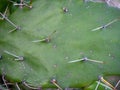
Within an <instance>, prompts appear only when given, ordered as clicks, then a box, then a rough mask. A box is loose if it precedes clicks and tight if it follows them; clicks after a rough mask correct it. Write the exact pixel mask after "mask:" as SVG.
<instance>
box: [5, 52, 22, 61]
mask: <svg viewBox="0 0 120 90" xmlns="http://www.w3.org/2000/svg"><path fill="white" fill-rule="evenodd" d="M4 53H6V54H9V55H11V56H13V57H15V60H18V61H22V60H24V57H23V56H17V55H15V54H13V53H11V52H9V51H6V50H4Z"/></svg>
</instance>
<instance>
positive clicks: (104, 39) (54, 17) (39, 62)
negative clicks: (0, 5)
mask: <svg viewBox="0 0 120 90" xmlns="http://www.w3.org/2000/svg"><path fill="white" fill-rule="evenodd" d="M63 7H66V8H67V9H68V12H64V11H63V9H62V8H63ZM119 15H120V12H119V10H117V9H115V8H110V7H108V6H106V5H105V4H99V3H92V2H89V3H84V2H83V1H82V0H35V1H34V2H33V8H32V9H31V10H29V9H28V8H23V9H20V8H18V9H17V10H16V11H15V12H13V13H12V14H11V15H10V16H9V19H10V20H12V21H13V22H14V23H15V24H17V25H19V26H20V27H21V30H18V31H15V32H13V33H8V32H9V31H10V30H11V29H13V28H14V27H13V26H11V25H10V24H9V23H7V22H6V21H1V22H3V23H1V24H0V54H2V56H3V59H2V60H1V61H0V68H1V69H3V71H4V72H6V77H7V79H9V80H10V81H11V82H21V81H23V80H25V81H26V82H28V83H29V84H31V85H32V86H42V87H52V86H53V85H52V84H51V83H50V80H51V78H56V79H57V82H58V84H59V85H60V86H61V87H63V88H65V87H85V86H88V85H90V84H91V83H92V82H93V81H94V80H97V79H98V78H97V77H98V76H99V75H103V76H104V75H120V69H119V68H120V60H119V58H120V54H119V52H120V51H119V49H120V42H119V40H120V38H119V37H120V36H119V35H120V30H119V28H120V25H119V24H120V21H118V22H115V23H113V24H112V25H110V26H109V27H107V28H105V29H103V30H98V31H95V32H92V31H91V30H92V29H94V28H96V27H99V26H101V25H104V24H106V23H108V22H110V21H112V20H114V19H116V18H118V17H119ZM54 31H56V32H55V33H54V34H53V35H52V36H51V40H50V42H39V43H34V42H32V41H34V40H38V39H44V38H46V37H47V36H48V35H50V34H51V33H52V32H54ZM4 50H7V51H9V52H11V53H14V54H16V55H20V56H24V60H23V61H15V60H14V57H12V56H10V55H8V54H6V53H4V52H3V51H4ZM84 56H86V57H88V58H90V59H94V60H98V61H103V62H104V63H103V64H100V63H94V62H89V61H88V62H87V61H86V62H76V63H68V62H69V61H72V60H76V59H79V58H83V57H84ZM3 71H2V70H1V71H0V73H1V74H2V73H3Z"/></svg>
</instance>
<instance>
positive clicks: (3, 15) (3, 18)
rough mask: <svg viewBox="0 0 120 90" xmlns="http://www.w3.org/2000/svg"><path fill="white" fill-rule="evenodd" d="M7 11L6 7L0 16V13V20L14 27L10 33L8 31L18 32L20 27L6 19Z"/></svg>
mask: <svg viewBox="0 0 120 90" xmlns="http://www.w3.org/2000/svg"><path fill="white" fill-rule="evenodd" d="M7 11H8V6H7V8H6V10H5V12H4V14H2V13H1V12H0V15H1V16H2V18H1V20H6V21H7V22H9V23H10V24H11V25H12V26H14V27H15V29H14V30H12V31H10V32H13V31H15V30H20V27H19V26H17V25H16V24H14V23H13V22H12V21H11V20H10V19H8V17H7V16H6V13H7Z"/></svg>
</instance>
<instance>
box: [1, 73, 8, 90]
mask: <svg viewBox="0 0 120 90" xmlns="http://www.w3.org/2000/svg"><path fill="white" fill-rule="evenodd" d="M2 80H3V82H4V84H5V86H6V88H7V89H8V90H9V88H8V86H7V83H6V80H5V75H2Z"/></svg>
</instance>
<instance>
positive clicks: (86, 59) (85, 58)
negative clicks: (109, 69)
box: [68, 57, 103, 63]
mask: <svg viewBox="0 0 120 90" xmlns="http://www.w3.org/2000/svg"><path fill="white" fill-rule="evenodd" d="M81 61H91V62H95V63H103V61H98V60H92V59H88V58H87V57H84V58H82V59H77V60H73V61H69V62H68V63H75V62H81Z"/></svg>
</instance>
